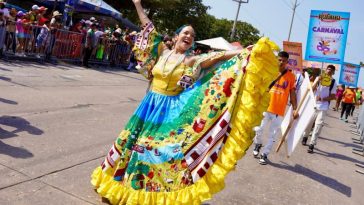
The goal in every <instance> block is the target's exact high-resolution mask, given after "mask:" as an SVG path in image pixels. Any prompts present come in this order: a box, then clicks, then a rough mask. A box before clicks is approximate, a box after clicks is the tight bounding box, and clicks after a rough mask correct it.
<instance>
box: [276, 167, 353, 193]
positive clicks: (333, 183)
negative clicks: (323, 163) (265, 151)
mask: <svg viewBox="0 0 364 205" xmlns="http://www.w3.org/2000/svg"><path fill="white" fill-rule="evenodd" d="M270 165H271V166H272V167H275V168H279V169H285V170H288V171H291V172H294V173H297V174H301V175H303V176H306V177H308V178H310V179H312V180H315V181H317V182H320V183H321V184H323V185H325V186H327V187H329V188H331V189H334V190H336V191H338V192H340V193H342V194H344V195H346V196H347V197H351V187H349V186H346V185H345V184H342V183H340V182H338V181H337V180H336V179H333V178H330V177H327V176H324V175H322V174H319V173H317V172H314V171H312V170H311V169H308V168H306V167H303V166H301V165H299V164H296V165H295V166H290V165H288V164H286V163H284V162H281V164H278V163H273V162H270Z"/></svg>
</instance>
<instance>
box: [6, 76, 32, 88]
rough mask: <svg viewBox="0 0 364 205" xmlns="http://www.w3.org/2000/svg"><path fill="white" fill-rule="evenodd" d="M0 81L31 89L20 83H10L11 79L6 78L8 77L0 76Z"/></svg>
mask: <svg viewBox="0 0 364 205" xmlns="http://www.w3.org/2000/svg"><path fill="white" fill-rule="evenodd" d="M0 80H3V81H6V82H9V83H13V84H15V85H20V86H23V87H28V88H32V87H30V86H27V85H24V84H21V83H16V82H14V81H12V80H11V78H8V77H4V76H0Z"/></svg>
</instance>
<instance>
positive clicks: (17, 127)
mask: <svg viewBox="0 0 364 205" xmlns="http://www.w3.org/2000/svg"><path fill="white" fill-rule="evenodd" d="M0 125H6V126H8V127H11V128H13V130H12V131H9V130H5V129H3V128H1V127H0V139H6V138H11V137H16V136H18V133H20V132H28V133H29V134H31V135H42V134H43V133H44V132H43V130H41V129H39V128H37V127H34V126H32V125H31V124H30V123H29V122H28V121H27V120H26V119H24V118H21V117H17V116H7V115H4V116H1V117H0ZM0 154H5V155H8V156H11V157H15V158H30V157H33V154H32V153H31V152H29V151H28V150H27V149H25V148H22V147H14V146H12V145H8V144H5V143H4V142H2V141H0Z"/></svg>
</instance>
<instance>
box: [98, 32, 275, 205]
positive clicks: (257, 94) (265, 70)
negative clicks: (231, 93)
mask: <svg viewBox="0 0 364 205" xmlns="http://www.w3.org/2000/svg"><path fill="white" fill-rule="evenodd" d="M277 49H278V46H277V45H276V44H274V43H273V42H271V41H270V40H269V39H268V38H262V39H260V40H259V41H258V43H257V44H256V45H255V46H254V48H253V50H252V54H251V56H250V62H249V64H248V66H247V68H246V70H247V72H246V74H245V76H244V80H243V81H242V85H241V86H242V87H241V88H242V89H241V90H240V92H239V96H238V98H237V100H238V101H237V105H236V108H235V109H234V113H233V118H232V121H231V127H232V130H231V132H230V135H229V137H228V138H227V141H226V143H225V145H224V146H223V149H222V150H221V152H220V154H219V157H218V159H217V161H216V162H215V163H214V164H213V165H212V166H211V168H210V169H209V171H208V172H207V173H206V175H205V176H204V177H203V178H201V179H200V180H198V181H197V182H196V183H194V184H193V185H191V186H189V187H187V188H184V189H181V190H178V191H175V192H146V191H144V190H134V189H132V188H130V187H125V186H123V185H122V184H120V182H117V181H115V180H114V179H113V177H112V176H109V175H107V174H106V173H104V172H102V169H101V167H98V168H96V169H95V170H94V172H93V173H92V176H91V183H92V184H93V185H94V186H95V187H96V188H97V192H98V193H99V194H100V195H101V196H102V197H104V198H107V199H108V200H109V202H110V203H111V204H115V205H116V204H119V205H124V204H126V205H156V204H158V205H162V204H163V205H200V204H201V202H203V201H206V200H209V199H211V197H212V195H213V194H215V193H217V192H219V191H221V190H222V189H223V188H224V186H225V182H224V180H225V177H226V175H227V174H228V173H229V172H230V171H231V170H233V169H234V168H235V164H236V162H237V161H238V160H239V159H241V158H242V157H243V156H244V155H245V152H246V150H247V149H248V148H249V146H250V145H251V144H252V138H253V137H254V133H253V131H252V129H253V127H254V126H257V125H259V123H260V121H261V119H262V113H263V112H264V111H265V110H266V109H267V106H268V103H269V94H268V92H267V89H268V86H269V84H270V83H271V82H272V81H273V80H274V79H275V78H276V77H277V75H278V61H277V60H276V57H275V55H274V53H273V50H277Z"/></svg>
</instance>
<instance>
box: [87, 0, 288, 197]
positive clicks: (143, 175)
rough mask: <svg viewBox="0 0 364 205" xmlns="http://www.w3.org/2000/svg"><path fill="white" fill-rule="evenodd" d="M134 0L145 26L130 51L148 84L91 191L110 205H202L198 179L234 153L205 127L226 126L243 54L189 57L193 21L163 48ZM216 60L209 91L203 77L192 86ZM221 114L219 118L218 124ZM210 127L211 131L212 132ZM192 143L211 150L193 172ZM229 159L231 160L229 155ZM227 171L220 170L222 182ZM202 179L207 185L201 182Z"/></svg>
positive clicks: (95, 176) (208, 79) (194, 153)
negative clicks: (218, 160)
mask: <svg viewBox="0 0 364 205" xmlns="http://www.w3.org/2000/svg"><path fill="white" fill-rule="evenodd" d="M133 2H134V5H135V7H136V10H137V13H138V16H139V19H140V21H141V23H142V25H143V29H142V31H141V32H140V34H139V35H138V37H137V40H136V42H135V46H134V49H133V50H134V53H135V58H136V59H137V61H138V66H140V69H141V72H142V73H144V71H146V73H145V75H144V76H145V77H146V78H147V79H149V80H150V81H151V83H152V86H151V89H150V90H149V91H148V93H147V94H146V96H145V98H144V99H143V100H142V102H141V103H140V105H139V107H138V108H137V110H136V111H135V113H134V114H133V116H132V117H131V119H130V121H129V122H128V123H127V125H126V127H125V130H123V131H122V132H121V134H120V135H119V137H118V138H117V139H116V141H115V143H113V145H112V148H111V150H110V151H109V152H108V156H107V157H106V158H105V160H104V161H103V163H102V165H101V166H99V167H98V168H96V169H95V170H94V172H93V174H92V181H91V182H92V184H93V185H94V187H95V188H96V189H97V190H96V191H97V192H98V193H99V194H100V195H101V196H102V197H105V198H107V199H108V200H109V202H110V203H112V204H124V203H126V202H127V201H128V202H135V203H139V202H140V203H142V201H148V203H149V204H159V203H161V204H163V203H166V202H167V199H168V201H170V202H171V203H172V202H173V203H176V204H182V200H183V204H200V203H199V202H201V199H200V197H199V193H198V192H202V191H203V192H204V193H206V191H204V190H202V189H204V188H202V189H201V187H200V186H199V181H197V180H199V179H200V177H203V176H204V175H205V174H206V172H207V173H208V171H209V170H210V169H214V170H215V169H216V168H217V169H219V168H218V167H219V165H216V163H214V162H215V161H216V157H217V156H218V155H219V152H220V153H223V152H224V150H225V149H226V152H235V151H236V150H234V149H235V148H234V147H230V146H225V147H223V148H222V150H221V151H220V149H218V148H216V147H215V148H213V146H214V145H215V141H211V140H212V139H210V138H209V137H208V136H209V135H208V133H209V130H213V131H211V133H215V132H216V133H217V132H219V133H220V131H219V130H221V128H222V127H225V128H226V129H229V128H228V127H227V126H226V125H228V124H229V122H227V121H229V119H230V114H229V113H228V112H223V110H226V106H232V107H231V109H233V108H235V107H234V106H236V105H235V104H234V103H233V102H232V101H228V100H229V99H230V100H232V99H235V98H234V97H233V96H236V95H237V93H238V92H239V89H240V88H241V87H239V85H240V80H238V79H239V77H242V75H243V71H242V69H241V66H240V65H242V64H241V63H242V62H243V59H246V58H245V57H242V56H241V55H242V51H241V50H234V51H226V52H211V53H209V54H208V55H206V54H205V55H203V56H196V55H191V52H190V49H191V48H192V45H193V43H194V39H195V35H196V34H195V30H194V29H193V27H192V26H190V25H184V26H182V27H180V28H179V29H177V30H176V42H175V46H174V47H173V49H172V50H169V49H166V47H164V45H163V37H162V35H160V34H158V32H157V31H156V29H155V27H154V25H153V24H152V22H151V20H150V19H149V18H148V17H147V15H146V13H145V12H144V9H143V7H142V5H141V0H133ZM264 45H268V44H264ZM275 47H276V46H275ZM268 49H269V48H268ZM238 54H239V55H238ZM273 55H274V54H273V52H272V53H271V55H270V56H271V57H273V58H272V59H273V61H274V60H276V59H275V58H274V56H273ZM234 56H235V57H234ZM232 57H234V58H233V59H231V58H232ZM229 59H231V60H229ZM286 60H287V59H286ZM220 61H227V63H225V64H224V66H222V65H221V66H220V67H217V68H216V70H215V73H211V75H210V76H207V77H206V79H205V81H206V82H211V84H209V83H206V84H204V85H207V84H209V85H211V86H212V87H211V89H209V87H208V86H207V87H204V86H203V85H201V83H200V82H196V83H194V79H197V78H198V74H199V72H198V71H199V69H207V68H209V67H211V66H213V65H216V63H218V62H220ZM274 62H275V63H277V64H278V62H276V61H274ZM238 65H239V66H238ZM143 70H144V71H143ZM213 76H215V77H213ZM240 79H241V78H240ZM220 82H221V86H220ZM234 82H235V83H234ZM292 83H293V84H294V76H292ZM235 86H236V87H235ZM293 86H294V85H291V86H290V87H293ZM215 88H219V89H215ZM229 102H232V103H231V104H229ZM227 103H228V105H227ZM195 108H196V109H197V110H195ZM200 109H204V110H205V109H206V112H205V111H202V110H201V115H204V116H206V118H205V117H201V118H199V117H198V115H199V114H198V113H199V112H200V111H199V110H200ZM207 110H208V112H207ZM219 119H221V121H219V122H218V123H217V124H215V122H217V121H218V120H219ZM234 122H235V121H234ZM215 125H216V129H213V128H214V126H215ZM188 126H190V128H187V127H188ZM246 126H247V125H246ZM221 132H224V130H222V131H221ZM221 136H223V135H222V134H221ZM231 136H232V135H230V137H231ZM211 138H212V137H211ZM221 140H222V138H221ZM205 141H206V142H205ZM228 142H229V139H228V141H227V143H228ZM196 143H201V146H208V147H207V149H206V151H209V152H210V154H211V155H212V156H211V162H210V161H209V163H206V164H205V162H206V161H205V162H204V163H201V166H204V168H203V169H200V168H198V169H196V173H197V171H198V170H200V171H198V174H195V172H193V171H192V169H191V168H188V166H189V165H188V164H189V163H190V162H187V160H190V159H191V160H194V159H196V161H195V162H196V166H199V161H197V159H198V158H199V156H200V154H201V155H203V154H204V153H198V151H199V150H197V151H194V147H195V146H197V145H196ZM216 143H217V141H216ZM235 143H237V142H235ZM202 144H203V145H202ZM209 144H210V145H209ZM237 144H238V143H237ZM236 146H241V145H240V144H239V145H236ZM209 147H211V149H209ZM196 149H197V147H196ZM188 150H191V154H188V153H187V152H188ZM183 153H185V154H183ZM206 154H208V153H206ZM208 155H209V154H208ZM189 156H191V157H189ZM219 156H220V155H219ZM229 160H232V161H233V162H230V163H232V164H234V163H235V162H234V160H233V159H231V158H229ZM231 166H233V165H231ZM220 173H222V172H220ZM225 175H226V174H225V171H224V174H222V176H220V180H223V178H224V177H225ZM193 177H194V178H193ZM214 177H215V176H214ZM220 180H219V181H220ZM202 183H203V184H204V185H203V186H207V185H206V183H205V182H202ZM207 192H209V191H207ZM182 198H183V199H182Z"/></svg>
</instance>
